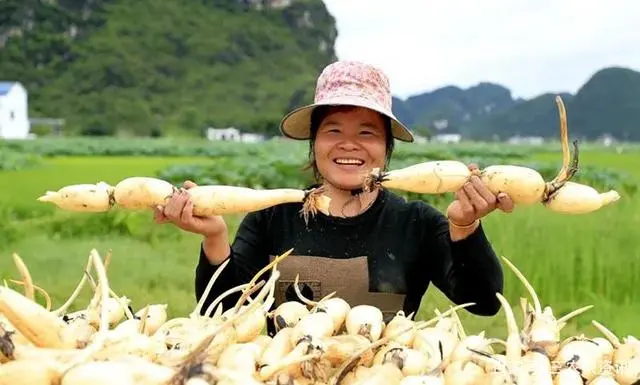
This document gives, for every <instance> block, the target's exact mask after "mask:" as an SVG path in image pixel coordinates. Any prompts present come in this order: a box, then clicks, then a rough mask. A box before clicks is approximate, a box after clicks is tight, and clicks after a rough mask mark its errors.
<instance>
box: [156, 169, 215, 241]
mask: <svg viewBox="0 0 640 385" xmlns="http://www.w3.org/2000/svg"><path fill="white" fill-rule="evenodd" d="M195 186H197V185H196V184H195V183H193V182H191V181H186V182H184V184H183V185H182V187H183V188H182V189H181V190H180V192H178V193H176V194H174V195H173V196H172V197H171V199H170V200H169V201H168V202H167V204H166V205H165V206H164V207H161V206H159V207H156V208H154V210H153V219H154V221H155V222H156V223H173V224H174V225H176V226H178V227H179V228H181V229H182V230H185V231H189V232H191V233H195V234H200V235H203V236H205V237H215V236H217V235H219V234H222V233H223V232H226V230H227V224H226V223H225V222H224V219H223V218H222V217H221V216H214V217H198V216H195V215H193V202H192V201H191V199H190V198H189V191H188V190H189V189H190V188H192V187H195Z"/></svg>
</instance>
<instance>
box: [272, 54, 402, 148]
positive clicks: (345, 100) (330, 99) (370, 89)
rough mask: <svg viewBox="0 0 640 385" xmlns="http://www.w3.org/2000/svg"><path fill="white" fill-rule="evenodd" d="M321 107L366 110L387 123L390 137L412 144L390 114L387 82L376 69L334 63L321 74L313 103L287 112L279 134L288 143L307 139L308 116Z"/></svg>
mask: <svg viewBox="0 0 640 385" xmlns="http://www.w3.org/2000/svg"><path fill="white" fill-rule="evenodd" d="M322 105H332V106H339V105H351V106H358V107H366V108H369V109H372V110H374V111H377V112H379V113H381V114H383V115H386V116H387V117H389V118H390V119H391V132H392V134H393V137H394V138H396V139H398V140H402V141H404V142H413V140H414V138H413V134H412V133H411V131H410V130H409V129H408V128H407V127H406V126H405V125H404V124H403V123H402V122H400V120H398V118H396V117H395V115H393V112H392V110H391V90H390V84H389V79H388V78H387V76H386V75H385V74H384V72H382V71H381V70H380V69H378V68H375V67H373V66H371V65H369V64H365V63H361V62H357V61H344V60H343V61H337V62H334V63H332V64H329V65H328V66H327V67H325V69H324V70H323V71H322V73H321V74H320V76H319V77H318V81H317V83H316V91H315V98H314V103H313V104H309V105H307V106H303V107H300V108H297V109H295V110H293V111H291V112H290V113H289V114H287V115H286V116H285V117H284V118H283V119H282V122H281V123H280V131H281V132H282V134H283V135H284V136H286V137H288V138H291V139H297V140H305V139H309V137H310V133H311V112H312V111H313V109H314V108H315V107H317V106H322Z"/></svg>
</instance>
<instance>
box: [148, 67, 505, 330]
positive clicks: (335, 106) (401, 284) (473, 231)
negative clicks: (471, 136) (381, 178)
mask: <svg viewBox="0 0 640 385" xmlns="http://www.w3.org/2000/svg"><path fill="white" fill-rule="evenodd" d="M281 131H282V133H283V134H284V135H285V136H287V137H289V138H292V139H296V140H308V141H309V145H310V147H309V167H310V168H312V169H313V170H314V174H315V176H316V179H317V185H315V186H322V188H323V189H324V191H325V193H326V195H328V196H329V197H330V198H331V206H330V210H329V213H328V214H324V213H318V214H317V215H315V216H314V217H313V218H311V219H310V220H309V221H308V223H306V222H305V221H304V220H303V219H302V218H301V217H300V215H299V213H300V210H301V208H302V205H301V204H300V203H288V204H281V205H277V206H274V207H271V208H268V209H265V210H261V211H257V212H253V213H249V214H248V215H247V216H246V217H245V218H244V220H243V221H242V223H241V224H240V227H239V229H238V232H237V234H236V237H235V240H234V241H233V244H231V245H229V243H228V241H227V239H228V238H227V237H228V235H227V226H226V224H225V222H224V220H223V219H222V218H221V217H206V218H204V217H196V216H194V215H193V211H192V210H193V203H192V201H191V199H190V197H189V189H190V188H191V187H193V186H195V184H193V183H192V182H189V181H186V182H185V186H184V187H185V189H184V192H183V193H181V194H175V196H174V197H173V198H171V200H170V201H169V202H168V203H167V205H166V206H165V207H162V208H158V210H157V211H156V220H157V221H158V222H161V223H162V222H172V223H174V224H175V225H177V226H178V227H180V228H182V229H184V230H186V231H190V232H194V233H197V234H201V235H202V236H203V241H202V244H201V248H200V256H199V260H198V264H197V267H196V274H195V275H196V278H195V291H196V298H197V299H200V298H201V297H202V296H203V295H204V291H205V287H206V286H207V284H208V282H209V280H210V278H211V277H212V275H213V274H214V273H215V272H216V271H217V270H218V269H219V268H220V265H221V264H222V263H223V262H224V261H227V260H228V264H227V265H226V267H225V268H224V270H223V271H222V272H221V274H220V275H219V276H218V278H217V280H216V282H215V285H214V286H213V288H212V289H211V291H210V293H209V295H208V298H207V299H206V300H205V306H204V307H203V309H205V310H203V314H204V311H206V309H207V307H208V304H209V303H211V301H212V300H213V299H214V298H215V297H217V296H219V295H220V294H221V293H223V292H225V291H227V290H229V289H230V288H232V287H235V286H238V285H241V284H243V283H245V282H248V281H249V280H251V278H252V277H253V276H254V275H255V274H256V273H257V272H258V271H260V270H261V269H262V268H263V267H265V266H266V265H267V264H268V263H269V262H270V261H271V260H273V258H274V256H276V255H281V254H283V253H284V252H285V251H287V250H289V249H291V248H293V252H292V254H291V255H289V256H288V257H287V258H285V259H284V260H282V261H280V262H279V263H278V270H280V272H281V276H280V279H279V282H278V286H277V289H276V293H275V297H276V302H275V306H277V305H279V304H280V303H282V302H283V301H291V300H296V298H295V296H296V295H295V290H292V288H291V284H292V283H293V282H294V281H295V279H296V276H299V282H300V284H301V286H302V288H303V289H302V292H303V294H305V295H306V296H307V297H309V299H315V300H318V299H319V298H321V297H324V296H326V295H327V294H329V293H331V292H336V296H338V297H340V298H343V299H345V300H346V301H347V302H348V303H349V304H350V305H351V306H354V305H360V304H368V305H374V306H376V307H378V308H379V309H381V310H382V311H383V313H384V314H385V315H386V316H388V317H391V316H393V315H394V314H395V313H396V312H397V311H398V310H403V311H404V312H405V314H410V313H414V312H416V311H417V310H418V308H419V306H420V303H421V300H422V296H423V295H424V293H425V291H426V290H427V288H428V286H429V284H430V283H433V284H434V285H435V286H436V287H438V288H439V289H440V290H441V291H442V292H443V293H444V294H446V295H447V296H448V298H449V299H451V300H452V301H453V302H454V303H456V304H462V303H469V302H473V303H475V305H473V306H470V307H467V310H468V311H470V312H471V313H473V314H477V315H494V314H496V313H497V312H498V310H499V308H500V302H499V301H498V300H497V298H496V295H495V294H496V292H502V287H503V275H502V269H501V266H500V263H499V261H498V259H497V257H496V255H495V253H494V251H493V249H492V247H491V245H490V243H489V241H488V240H487V238H486V236H485V233H484V231H483V229H482V225H481V223H480V219H481V218H483V217H484V216H486V215H487V214H489V213H490V212H492V211H494V210H495V209H501V210H503V211H507V212H509V211H511V210H512V209H513V203H512V201H511V200H510V198H509V197H508V196H506V195H504V194H498V195H497V196H496V195H494V194H492V193H491V192H490V191H489V190H488V189H487V187H486V186H484V185H483V183H482V182H481V181H480V180H479V179H478V178H477V177H472V178H471V179H470V180H469V182H468V183H466V184H465V186H464V187H463V188H461V189H460V190H459V191H458V192H457V193H456V199H455V200H454V201H453V202H451V204H450V205H449V207H448V208H447V212H446V215H445V214H443V213H441V212H439V211H438V210H436V209H435V208H434V207H432V206H430V205H429V204H427V203H426V202H422V201H410V202H407V201H405V200H404V199H402V198H401V197H399V196H398V195H396V194H394V193H392V192H390V191H388V190H386V189H375V190H373V191H363V190H362V189H361V186H362V182H363V177H364V175H366V173H367V172H369V171H370V170H371V169H372V168H381V169H383V170H384V169H385V168H386V167H387V165H388V164H389V159H390V157H391V155H392V152H393V147H394V141H395V140H402V141H406V142H412V141H413V135H412V134H411V132H410V131H409V129H408V128H407V127H405V125H404V124H402V123H401V122H400V121H399V120H398V119H397V118H396V117H395V116H394V115H393V113H392V109H391V92H390V86H389V81H388V79H387V77H386V76H385V74H384V73H382V72H381V71H380V70H378V69H377V68H375V67H372V66H370V65H367V64H364V63H360V62H353V61H338V62H336V63H333V64H331V65H329V66H328V67H327V68H325V69H324V71H323V72H322V74H321V75H320V77H319V78H318V82H317V85H316V94H315V102H314V103H313V104H311V105H308V106H303V107H300V108H298V109H296V110H294V111H292V112H290V113H289V114H288V115H287V116H285V117H284V119H283V120H282V123H281ZM315 186H314V187H315ZM310 187H311V186H310ZM238 296H239V294H236V295H231V296H228V297H226V298H225V299H224V300H223V301H222V304H223V306H224V308H225V309H228V308H230V307H231V306H233V305H234V304H235V302H236V301H237V299H238ZM269 329H270V331H271V332H273V331H274V327H273V325H270V328H269Z"/></svg>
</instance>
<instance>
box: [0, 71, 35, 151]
mask: <svg viewBox="0 0 640 385" xmlns="http://www.w3.org/2000/svg"><path fill="white" fill-rule="evenodd" d="M30 130H31V125H30V123H29V105H28V97H27V90H26V89H25V88H24V87H23V86H22V84H20V83H19V82H0V139H27V138H28V137H29V131H30Z"/></svg>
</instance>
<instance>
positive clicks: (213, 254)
mask: <svg viewBox="0 0 640 385" xmlns="http://www.w3.org/2000/svg"><path fill="white" fill-rule="evenodd" d="M228 238H229V235H228V232H227V230H226V229H225V231H223V232H221V233H218V234H215V235H208V236H205V237H204V240H203V241H202V248H203V249H204V253H205V255H206V257H207V260H208V261H209V263H211V264H212V265H214V266H217V265H219V264H221V263H222V262H224V261H225V259H227V258H228V257H229V255H230V254H231V247H230V246H229V239H228Z"/></svg>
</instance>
